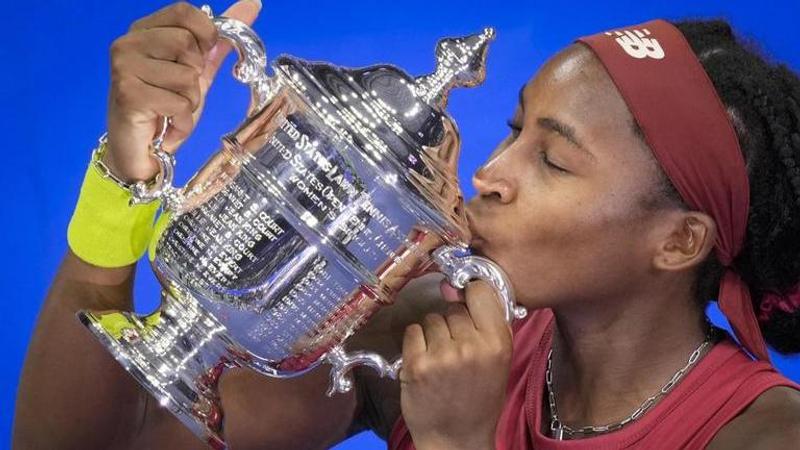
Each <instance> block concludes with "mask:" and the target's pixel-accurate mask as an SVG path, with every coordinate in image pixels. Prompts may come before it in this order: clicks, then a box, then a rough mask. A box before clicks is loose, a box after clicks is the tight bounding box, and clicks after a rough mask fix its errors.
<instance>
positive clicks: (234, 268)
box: [78, 7, 525, 448]
mask: <svg viewBox="0 0 800 450" xmlns="http://www.w3.org/2000/svg"><path fill="white" fill-rule="evenodd" d="M204 9H205V10H206V12H207V13H208V14H209V16H211V12H210V10H209V9H208V8H206V7H204ZM212 20H213V21H214V24H215V25H216V26H217V28H218V29H219V32H220V36H221V37H222V38H225V39H228V40H229V41H231V43H232V44H233V46H234V48H236V50H237V53H238V56H239V61H238V62H237V64H236V66H235V67H234V71H233V72H234V77H236V78H237V79H238V80H240V81H242V82H243V83H245V84H247V85H248V86H249V87H250V90H251V103H250V106H249V109H248V111H247V116H246V118H245V120H244V121H243V122H242V123H241V124H240V125H239V127H238V128H237V129H236V130H235V131H234V132H232V133H230V134H227V135H225V136H224V137H223V138H222V146H221V148H220V149H219V150H218V151H217V152H215V153H214V154H213V156H212V157H211V158H210V160H209V161H208V162H206V164H205V165H204V166H203V167H202V168H201V169H200V170H199V171H198V172H197V173H196V174H195V175H194V176H193V177H192V179H191V180H190V181H189V182H188V183H187V185H186V186H184V187H183V188H180V189H178V188H175V187H173V186H172V176H173V168H174V163H175V161H174V159H173V158H172V156H171V155H169V154H167V153H166V152H164V151H163V150H162V149H161V142H162V141H163V136H164V134H165V132H166V130H167V128H168V126H169V121H168V119H167V118H164V119H163V122H162V126H161V130H160V133H159V136H158V137H157V138H156V139H155V140H154V142H153V156H154V158H156V160H157V161H158V162H159V165H160V166H161V172H160V175H159V177H158V178H157V180H156V183H155V185H153V186H146V185H144V184H143V183H139V184H137V186H136V188H135V190H134V195H133V197H134V201H135V202H143V201H152V200H154V199H157V198H160V199H162V200H163V211H162V214H161V215H160V217H159V219H158V221H157V223H156V232H155V235H154V237H153V239H152V241H151V244H150V249H149V258H150V261H151V265H152V268H153V271H154V272H155V274H156V277H157V278H158V280H159V282H160V284H161V286H162V288H163V289H162V301H161V306H160V307H159V309H158V310H157V311H156V312H154V313H152V314H148V315H138V314H136V313H133V312H125V311H103V312H97V311H81V312H80V313H79V314H78V315H79V318H80V320H81V321H82V322H83V323H84V324H85V325H86V326H87V327H88V328H89V329H90V330H91V331H92V332H93V334H94V335H95V336H96V337H97V338H98V339H99V340H100V341H101V342H102V343H103V344H104V345H105V346H106V347H107V348H108V350H109V351H110V352H111V353H112V354H113V355H114V357H115V358H116V359H117V360H118V361H119V362H120V363H121V364H122V365H123V366H124V367H125V369H126V370H127V371H128V372H129V373H131V374H132V376H133V377H135V378H136V380H137V381H138V382H139V383H140V384H141V385H142V386H144V387H145V388H146V389H147V390H148V391H149V392H150V393H151V394H152V395H154V396H155V397H156V398H157V399H158V400H159V401H160V403H161V405H162V406H164V407H166V408H169V409H170V411H172V412H173V413H174V414H175V415H176V416H177V417H178V418H179V419H180V420H181V421H182V422H183V423H184V424H185V425H186V426H187V427H189V428H190V429H191V430H192V431H193V432H194V433H195V434H196V435H197V436H199V437H200V438H201V439H203V440H204V441H206V442H207V443H208V444H210V445H211V446H212V447H214V448H224V447H225V442H224V438H223V435H222V419H223V411H222V409H221V406H220V400H219V394H218V392H217V383H218V381H219V378H220V376H221V375H222V373H223V372H224V370H225V369H226V368H230V367H249V368H251V369H253V370H255V371H257V372H259V373H261V374H264V375H267V376H270V377H291V376H297V375H300V374H303V373H304V372H306V371H308V370H310V369H312V368H314V367H316V366H317V365H319V364H321V363H328V364H330V365H331V384H330V389H329V395H332V394H333V393H335V392H347V391H348V390H350V389H351V388H352V379H351V378H350V375H349V371H350V370H351V369H352V368H353V367H355V366H357V365H366V366H370V367H372V368H374V369H375V370H377V371H378V372H379V373H380V374H381V375H383V376H388V377H392V378H396V377H397V373H398V371H399V370H400V368H401V367H402V361H401V360H400V359H397V360H395V361H393V362H388V361H386V360H385V359H384V358H383V357H381V356H379V355H377V354H374V353H370V352H365V351H360V352H353V353H347V352H346V351H345V350H344V348H343V346H342V343H343V342H344V341H345V340H346V339H347V338H348V337H349V336H350V335H352V334H353V333H354V332H355V331H356V330H357V329H358V328H359V327H360V326H361V325H362V324H363V323H364V322H365V321H366V320H367V319H368V318H369V317H370V316H371V315H372V314H373V313H374V312H375V311H376V310H377V309H378V308H380V307H381V305H387V304H391V303H392V302H393V300H394V297H395V294H396V293H397V291H398V290H399V289H401V288H402V287H403V286H404V285H405V284H406V283H407V282H408V281H409V280H410V279H413V278H415V277H418V276H420V275H422V274H424V273H426V272H429V271H434V270H435V271H440V272H442V273H444V274H445V275H446V276H447V278H448V280H449V282H450V283H451V284H452V285H453V286H455V287H459V288H461V287H464V285H465V284H466V283H467V282H468V281H469V280H473V279H481V280H484V281H487V282H488V283H489V284H490V285H491V286H493V287H494V289H495V290H496V291H497V294H498V297H499V299H500V301H501V302H502V304H503V306H504V308H505V314H506V318H507V319H508V320H509V321H511V320H512V319H514V318H515V317H516V318H519V317H523V316H524V315H525V310H524V309H522V308H519V307H516V306H515V305H514V302H513V293H512V292H511V286H510V284H509V283H508V280H507V279H506V277H505V275H504V274H503V272H502V271H501V270H500V268H499V267H497V266H496V265H495V264H494V263H492V262H491V261H489V260H487V259H486V258H483V257H479V256H472V255H470V253H469V249H468V248H467V243H468V242H469V239H470V236H469V228H468V226H467V221H466V217H465V214H464V210H463V198H462V195H461V192H460V189H459V186H458V180H457V160H458V154H459V148H460V138H459V134H458V131H457V128H456V125H455V123H454V122H453V120H452V119H451V118H450V116H449V115H448V114H447V113H446V112H445V110H444V108H445V106H446V103H447V97H448V93H449V91H450V89H452V88H453V87H457V86H474V85H477V84H479V83H480V82H482V81H483V78H484V76H485V59H486V51H487V46H488V43H489V42H490V41H491V40H492V39H493V37H494V32H493V30H492V29H488V28H487V29H485V30H483V31H482V32H481V33H478V34H475V35H471V36H466V37H461V38H447V39H443V40H441V41H440V42H439V43H438V44H437V47H436V60H437V65H436V68H435V70H434V72H433V73H431V74H428V75H425V76H420V77H416V78H414V77H411V76H409V75H407V74H406V73H405V72H403V71H402V70H400V69H398V68H396V67H394V66H391V65H375V66H370V67H366V68H358V69H349V68H343V67H339V66H335V65H331V64H327V63H319V62H309V61H304V60H302V59H298V58H295V57H292V56H281V57H279V58H277V59H276V60H275V61H274V62H273V63H272V64H271V66H272V72H273V75H272V76H269V75H268V74H267V72H266V66H267V63H266V62H267V59H266V52H265V49H264V45H263V43H262V42H261V40H260V39H259V38H258V36H257V35H256V34H255V32H254V31H253V30H252V29H250V28H249V27H248V26H247V25H245V24H243V23H241V22H239V21H236V20H232V19H228V18H225V17H216V18H214V17H212Z"/></svg>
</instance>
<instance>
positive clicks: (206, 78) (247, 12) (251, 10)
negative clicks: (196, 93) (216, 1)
mask: <svg viewBox="0 0 800 450" xmlns="http://www.w3.org/2000/svg"><path fill="white" fill-rule="evenodd" d="M260 11H261V0H239V1H237V2H236V3H234V4H233V5H231V6H230V7H229V8H228V9H226V10H225V12H223V13H222V14H220V15H221V16H223V17H228V18H231V19H236V20H238V21H240V22H244V23H245V24H247V25H252V24H253V22H255V20H256V17H258V13H259V12H260ZM232 48H233V47H232V46H231V43H230V42H229V41H228V40H227V39H219V40H218V41H217V43H216V44H215V45H214V47H212V48H211V50H210V51H209V52H208V56H206V61H205V67H204V68H203V73H202V74H200V90H201V94H203V95H205V93H206V91H207V90H208V88H209V86H211V82H212V81H214V76H215V75H216V74H217V71H218V70H219V68H220V66H221V65H222V61H224V60H225V57H226V56H227V55H228V53H229V52H230V51H231V49H232Z"/></svg>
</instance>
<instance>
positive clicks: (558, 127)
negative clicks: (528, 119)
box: [536, 117, 594, 158]
mask: <svg viewBox="0 0 800 450" xmlns="http://www.w3.org/2000/svg"><path fill="white" fill-rule="evenodd" d="M536 124H537V125H539V126H540V127H541V128H544V129H545V130H548V131H552V132H554V133H557V134H559V135H560V136H561V137H563V138H564V139H566V140H567V141H569V143H570V144H572V145H573V146H575V147H577V148H579V149H581V150H583V152H584V153H586V154H587V155H588V156H590V157H592V158H594V155H593V154H592V153H591V152H590V151H589V150H586V147H584V146H583V144H582V143H581V141H580V140H579V139H578V137H577V136H575V129H574V128H572V127H571V126H569V125H567V124H565V123H563V122H559V121H558V120H556V119H553V118H552V117H539V118H538V119H536Z"/></svg>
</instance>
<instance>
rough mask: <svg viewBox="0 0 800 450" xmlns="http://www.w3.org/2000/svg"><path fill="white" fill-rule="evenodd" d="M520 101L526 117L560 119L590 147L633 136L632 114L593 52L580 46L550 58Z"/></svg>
mask: <svg viewBox="0 0 800 450" xmlns="http://www.w3.org/2000/svg"><path fill="white" fill-rule="evenodd" d="M522 99H523V101H524V103H523V108H524V110H525V113H526V116H528V115H536V116H551V117H554V118H556V119H558V120H560V121H563V122H565V123H567V124H569V125H570V126H572V127H573V128H575V130H576V131H577V132H578V134H580V135H581V136H583V137H584V138H585V139H584V140H587V141H589V145H590V146H592V147H597V146H603V145H604V144H606V143H607V144H614V143H616V144H621V142H619V141H620V140H622V141H628V140H629V139H630V138H635V137H636V136H635V134H634V132H633V130H634V129H635V127H634V120H633V116H632V115H631V113H630V111H629V110H628V107H627V105H626V104H625V101H624V99H623V98H622V96H621V95H620V93H619V91H618V90H617V88H616V86H614V82H613V81H612V80H611V77H610V76H609V75H608V73H607V72H606V70H605V68H604V67H603V65H602V64H601V63H600V61H599V60H598V59H597V57H596V56H595V55H594V53H592V51H591V50H589V49H588V48H587V47H585V46H583V45H581V44H573V45H571V46H569V47H567V48H565V49H564V50H562V51H560V52H558V53H557V54H555V55H554V56H553V57H552V58H550V59H549V60H548V61H547V62H546V63H545V64H544V66H542V68H541V69H540V70H539V71H538V72H537V73H536V74H535V75H534V77H533V78H532V79H531V80H530V81H529V82H528V83H527V84H526V86H525V87H524V90H523V96H522ZM529 113H530V114H529ZM615 141H616V142H615ZM628 143H630V144H633V143H634V142H628Z"/></svg>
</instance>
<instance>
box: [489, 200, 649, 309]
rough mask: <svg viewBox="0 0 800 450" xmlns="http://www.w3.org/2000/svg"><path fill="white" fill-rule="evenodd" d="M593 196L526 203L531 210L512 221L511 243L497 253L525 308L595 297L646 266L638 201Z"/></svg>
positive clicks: (511, 219) (509, 233)
mask: <svg viewBox="0 0 800 450" xmlns="http://www.w3.org/2000/svg"><path fill="white" fill-rule="evenodd" d="M595 192H596V193H595V194H592V195H586V194H585V193H583V192H569V193H567V192H563V191H561V192H559V193H558V195H554V196H552V197H548V196H543V195H542V196H538V197H536V198H528V199H525V200H526V203H527V205H528V206H529V207H528V208H526V209H525V211H523V212H521V213H520V214H519V215H518V216H517V217H514V218H509V220H508V222H509V226H508V228H507V232H508V234H507V235H506V236H507V239H505V240H504V241H503V242H502V245H498V246H497V248H496V249H494V250H496V260H497V262H498V263H499V264H500V265H501V266H502V267H503V268H504V269H505V270H506V272H507V273H508V275H509V277H510V278H511V280H512V284H513V285H514V288H515V291H516V292H517V295H518V296H519V297H520V299H519V301H520V302H521V303H523V304H526V305H527V306H533V307H540V306H547V305H549V304H553V303H557V302H559V299H563V298H565V297H571V298H579V297H589V296H592V295H596V294H598V293H601V292H603V291H606V290H608V289H611V288H613V286H614V285H619V284H620V283H621V282H623V280H624V279H625V278H626V277H629V276H630V275H631V271H632V270H635V269H636V267H642V263H643V260H642V257H643V254H642V251H641V249H642V245H641V240H640V236H641V235H642V225H641V221H640V220H638V219H639V217H637V213H635V211H637V209H635V208H637V205H636V204H635V201H631V200H630V199H631V196H630V195H622V194H621V193H615V192H605V193H603V192H597V190H595ZM493 256H494V255H493ZM531 303H532V304H531Z"/></svg>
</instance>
